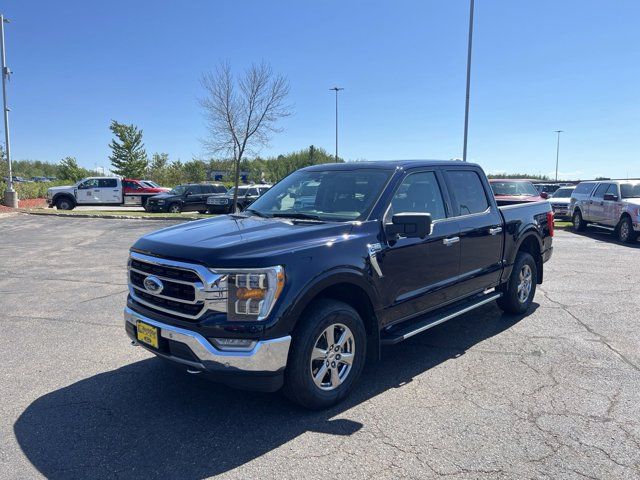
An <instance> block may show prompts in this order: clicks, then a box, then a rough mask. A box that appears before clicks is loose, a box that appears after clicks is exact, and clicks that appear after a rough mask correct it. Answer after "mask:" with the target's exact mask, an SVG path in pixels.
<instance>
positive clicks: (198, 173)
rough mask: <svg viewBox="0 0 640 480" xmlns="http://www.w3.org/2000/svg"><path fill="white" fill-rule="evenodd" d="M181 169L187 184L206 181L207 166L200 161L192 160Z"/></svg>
mask: <svg viewBox="0 0 640 480" xmlns="http://www.w3.org/2000/svg"><path fill="white" fill-rule="evenodd" d="M183 168H184V176H185V180H186V181H187V182H204V181H205V180H206V179H207V164H206V163H204V162H203V161H202V160H198V159H193V160H191V161H190V162H185V164H184V166H183Z"/></svg>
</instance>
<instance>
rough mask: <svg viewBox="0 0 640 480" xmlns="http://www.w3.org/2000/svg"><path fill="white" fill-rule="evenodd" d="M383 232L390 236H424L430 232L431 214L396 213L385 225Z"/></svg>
mask: <svg viewBox="0 0 640 480" xmlns="http://www.w3.org/2000/svg"><path fill="white" fill-rule="evenodd" d="M385 232H386V233H387V235H388V236H390V237H396V236H398V235H400V236H402V237H407V238H425V237H427V236H428V235H429V234H430V233H431V214H430V213H413V212H406V213H396V214H395V215H394V216H393V217H392V218H391V223H387V224H386V225H385Z"/></svg>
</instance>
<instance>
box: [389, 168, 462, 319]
mask: <svg viewBox="0 0 640 480" xmlns="http://www.w3.org/2000/svg"><path fill="white" fill-rule="evenodd" d="M443 182H444V180H443V178H442V177H441V175H439V174H438V173H437V170H421V171H412V172H409V173H408V174H406V176H405V177H404V179H403V180H402V183H401V184H400V186H399V187H398V188H397V190H396V192H395V193H394V196H393V198H392V200H391V203H390V205H389V207H388V210H387V213H386V214H385V217H384V223H385V224H386V223H391V218H392V217H393V215H394V214H395V213H404V212H422V213H430V214H431V218H432V222H433V223H432V230H431V234H430V235H429V236H427V237H426V238H424V239H421V238H404V237H400V238H397V239H387V244H386V245H384V246H383V247H382V248H383V250H382V252H381V254H379V255H378V258H379V265H380V269H381V271H382V274H383V277H382V279H381V280H382V285H383V287H382V291H383V292H384V296H385V304H387V305H389V315H388V316H386V317H387V318H389V319H390V321H397V320H401V319H405V318H408V317H411V316H414V315H417V314H419V313H421V312H424V311H426V310H430V309H433V308H435V307H437V306H439V305H442V304H445V303H447V302H449V301H451V300H452V299H453V297H454V296H455V289H456V287H455V281H456V276H457V275H458V267H459V263H460V243H459V237H458V233H459V232H458V222H457V220H456V219H455V218H452V217H451V216H450V215H449V210H450V207H448V206H447V202H446V201H445V198H446V196H445V195H446V193H445V189H444V188H443ZM443 194H445V195H443Z"/></svg>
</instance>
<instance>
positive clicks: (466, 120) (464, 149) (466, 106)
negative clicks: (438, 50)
mask: <svg viewBox="0 0 640 480" xmlns="http://www.w3.org/2000/svg"><path fill="white" fill-rule="evenodd" d="M472 45H473V0H471V2H470V4H469V42H468V44H467V94H466V96H465V103H464V140H463V146H462V161H463V162H466V161H467V136H468V134H469V91H470V89H471V47H472Z"/></svg>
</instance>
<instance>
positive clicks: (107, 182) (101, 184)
mask: <svg viewBox="0 0 640 480" xmlns="http://www.w3.org/2000/svg"><path fill="white" fill-rule="evenodd" d="M117 186H118V180H116V179H115V178H100V179H99V180H98V188H116V187H117Z"/></svg>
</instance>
